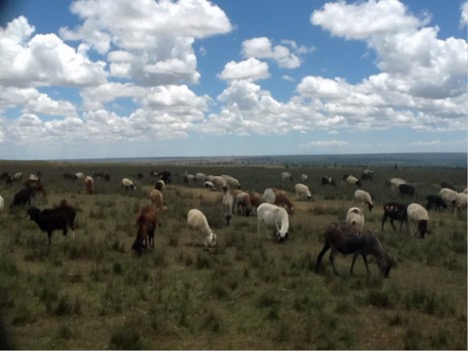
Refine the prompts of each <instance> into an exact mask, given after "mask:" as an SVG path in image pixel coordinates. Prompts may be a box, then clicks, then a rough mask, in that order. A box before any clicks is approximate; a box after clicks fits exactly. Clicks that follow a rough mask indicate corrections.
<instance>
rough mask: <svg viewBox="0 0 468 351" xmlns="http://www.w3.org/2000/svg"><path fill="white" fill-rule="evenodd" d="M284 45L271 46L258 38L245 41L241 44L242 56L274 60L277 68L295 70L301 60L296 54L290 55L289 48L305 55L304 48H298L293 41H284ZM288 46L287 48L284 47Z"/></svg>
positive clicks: (268, 41) (266, 40)
mask: <svg viewBox="0 0 468 351" xmlns="http://www.w3.org/2000/svg"><path fill="white" fill-rule="evenodd" d="M284 44H285V45H276V46H273V44H272V43H271V41H270V39H268V38H267V37H259V38H253V39H249V40H246V41H244V42H243V43H242V54H243V56H244V57H246V58H250V57H255V58H259V59H271V60H274V61H275V62H276V63H277V64H278V66H280V67H283V68H297V67H299V66H300V64H301V60H300V58H299V56H298V55H297V54H296V53H291V50H290V48H289V47H291V48H293V49H294V50H295V51H297V52H298V53H305V52H307V51H308V50H306V49H305V48H304V47H301V48H298V46H297V44H296V43H295V42H294V41H291V40H290V41H284ZM286 45H288V46H289V47H288V46H286Z"/></svg>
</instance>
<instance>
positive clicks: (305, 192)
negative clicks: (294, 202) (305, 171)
mask: <svg viewBox="0 0 468 351" xmlns="http://www.w3.org/2000/svg"><path fill="white" fill-rule="evenodd" d="M294 189H295V190H296V195H297V198H298V199H303V198H305V197H306V198H307V199H308V200H310V199H311V198H312V194H311V193H310V190H309V187H308V186H307V185H305V184H302V183H297V184H296V185H295V186H294Z"/></svg>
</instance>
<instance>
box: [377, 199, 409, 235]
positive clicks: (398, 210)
mask: <svg viewBox="0 0 468 351" xmlns="http://www.w3.org/2000/svg"><path fill="white" fill-rule="evenodd" d="M407 207H408V206H407V205H405V204H402V203H398V202H387V203H386V204H385V205H384V206H383V209H384V215H383V217H382V231H383V230H384V224H385V221H386V220H387V218H390V224H391V225H392V227H393V230H395V231H396V228H395V224H394V223H393V221H394V220H397V221H400V232H401V228H402V226H403V222H405V223H406V222H407V217H408V214H407V212H406V209H407Z"/></svg>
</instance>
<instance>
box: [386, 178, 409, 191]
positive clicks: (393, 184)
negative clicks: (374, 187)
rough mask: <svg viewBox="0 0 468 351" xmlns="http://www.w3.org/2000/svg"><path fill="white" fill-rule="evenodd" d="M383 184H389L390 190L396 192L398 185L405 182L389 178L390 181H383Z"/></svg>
mask: <svg viewBox="0 0 468 351" xmlns="http://www.w3.org/2000/svg"><path fill="white" fill-rule="evenodd" d="M385 183H386V184H389V185H390V186H391V188H392V190H397V189H398V186H399V185H401V184H406V180H404V179H401V178H391V179H390V180H385Z"/></svg>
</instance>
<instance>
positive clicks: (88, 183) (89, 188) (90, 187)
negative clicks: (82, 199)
mask: <svg viewBox="0 0 468 351" xmlns="http://www.w3.org/2000/svg"><path fill="white" fill-rule="evenodd" d="M85 188H86V194H89V195H92V194H94V192H95V190H94V179H93V178H92V177H90V176H87V177H86V178H85Z"/></svg>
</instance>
